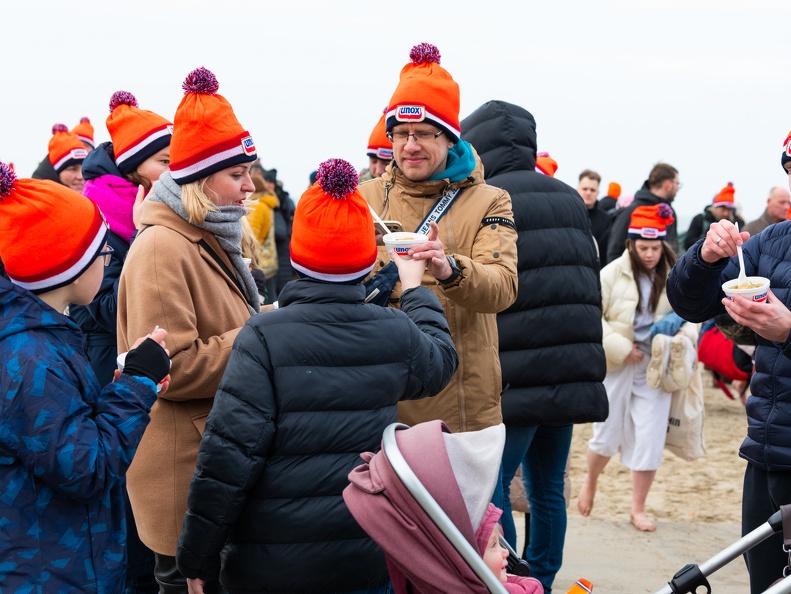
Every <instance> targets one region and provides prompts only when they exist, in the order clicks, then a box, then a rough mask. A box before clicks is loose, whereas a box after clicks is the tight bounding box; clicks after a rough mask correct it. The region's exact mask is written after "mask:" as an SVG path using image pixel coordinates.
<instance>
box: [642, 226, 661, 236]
mask: <svg viewBox="0 0 791 594" xmlns="http://www.w3.org/2000/svg"><path fill="white" fill-rule="evenodd" d="M640 236H641V237H644V238H645V239H656V238H657V237H659V230H657V229H654V228H653V227H643V228H642V229H641V230H640Z"/></svg>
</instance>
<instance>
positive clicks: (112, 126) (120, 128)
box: [106, 91, 173, 174]
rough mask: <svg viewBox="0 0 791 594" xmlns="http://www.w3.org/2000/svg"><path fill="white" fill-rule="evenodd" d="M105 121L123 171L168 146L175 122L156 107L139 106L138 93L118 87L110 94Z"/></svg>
mask: <svg viewBox="0 0 791 594" xmlns="http://www.w3.org/2000/svg"><path fill="white" fill-rule="evenodd" d="M106 123H107V131H108V132H109V133H110V139H111V140H112V141H113V154H114V155H115V164H116V165H117V166H118V169H119V171H120V172H121V173H124V174H126V173H131V172H132V171H134V170H135V169H137V166H138V165H140V164H141V163H142V162H143V161H145V160H146V159H148V158H149V157H150V156H152V155H155V154H157V153H158V152H159V151H161V150H162V149H163V148H166V147H167V146H168V145H169V144H170V139H171V134H172V133H173V124H171V123H170V122H169V121H167V120H166V119H165V118H163V117H162V116H161V115H158V114H155V113H154V112H153V111H148V110H145V109H140V108H139V107H138V104H137V99H135V96H134V95H132V93H129V92H127V91H116V92H115V93H113V96H112V97H110V115H109V116H107V122H106Z"/></svg>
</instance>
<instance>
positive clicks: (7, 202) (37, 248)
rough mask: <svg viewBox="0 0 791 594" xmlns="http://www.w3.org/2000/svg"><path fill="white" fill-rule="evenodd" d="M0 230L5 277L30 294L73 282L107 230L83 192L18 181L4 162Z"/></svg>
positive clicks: (91, 259)
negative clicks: (1, 230)
mask: <svg viewBox="0 0 791 594" xmlns="http://www.w3.org/2000/svg"><path fill="white" fill-rule="evenodd" d="M75 138H76V136H75ZM78 142H79V141H78ZM83 150H85V149H83ZM0 229H3V232H2V233H0V259H2V261H3V264H4V265H5V271H6V274H7V275H8V278H10V279H11V282H13V283H14V284H16V285H19V286H20V287H23V288H25V289H28V290H29V291H32V292H33V293H44V292H47V291H52V290H54V289H57V288H58V287H63V286H65V285H68V284H70V283H71V282H73V281H74V280H75V279H76V278H78V277H79V276H80V275H81V274H82V273H83V272H85V271H86V270H87V269H88V267H89V266H90V265H91V264H93V262H94V260H96V258H97V256H98V255H99V252H100V251H101V250H102V247H104V243H105V241H106V239H107V231H108V227H107V223H106V222H105V220H104V217H103V216H102V213H101V212H100V211H99V207H98V206H96V204H94V203H93V202H91V201H90V200H88V199H87V198H86V197H85V196H83V195H82V194H79V193H77V192H75V191H74V190H71V189H69V188H67V187H66V186H64V185H61V184H58V183H56V182H53V181H44V180H37V179H19V178H17V176H16V175H15V174H14V172H13V170H12V169H11V168H10V167H9V166H8V165H6V164H5V163H0Z"/></svg>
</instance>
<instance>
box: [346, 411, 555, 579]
mask: <svg viewBox="0 0 791 594" xmlns="http://www.w3.org/2000/svg"><path fill="white" fill-rule="evenodd" d="M504 442H505V427H504V426H503V425H497V426H494V427H489V428H488V429H484V430H482V431H471V432H466V433H456V434H452V433H450V430H449V429H448V427H447V426H446V425H445V424H444V423H443V422H442V421H430V422H427V423H420V424H418V425H415V426H414V427H411V428H409V427H407V426H406V425H400V424H398V423H394V424H392V425H390V426H388V428H387V429H386V430H385V433H384V436H383V438H382V450H381V451H380V452H379V453H377V454H372V453H370V452H367V453H365V454H363V455H362V458H363V460H364V461H365V463H364V464H362V465H361V466H358V467H357V468H355V469H354V470H353V471H352V472H351V473H350V474H349V480H350V482H351V484H350V485H349V486H348V487H347V488H346V489H345V490H344V492H343V498H344V500H345V501H346V505H347V506H348V507H349V510H350V511H351V513H352V515H353V516H354V517H355V519H356V520H357V522H358V523H359V524H360V526H362V528H363V529H364V530H365V531H366V532H367V533H368V534H369V535H370V536H371V538H373V539H374V540H375V541H376V542H377V544H379V546H381V547H382V549H383V550H384V552H385V556H386V559H387V565H388V569H389V572H390V578H391V580H392V583H393V589H394V592H395V593H396V594H407V593H411V594H429V593H437V592H447V593H456V592H469V593H471V594H477V593H480V594H485V593H491V592H498V593H503V592H512V593H519V594H543V588H542V586H541V584H540V582H539V581H538V580H536V579H535V578H531V577H521V576H516V575H511V574H508V573H507V572H506V567H507V564H508V556H509V553H508V551H507V550H506V549H503V548H502V546H501V544H500V542H501V541H500V538H499V536H500V527H499V525H498V522H499V519H500V516H501V515H502V511H501V510H500V509H498V508H497V507H495V506H494V505H492V504H491V503H490V501H491V498H492V494H493V492H494V487H495V484H496V481H497V479H498V473H499V467H500V459H501V457H502V450H503V444H504Z"/></svg>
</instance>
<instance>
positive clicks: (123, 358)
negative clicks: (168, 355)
mask: <svg viewBox="0 0 791 594" xmlns="http://www.w3.org/2000/svg"><path fill="white" fill-rule="evenodd" d="M128 352H129V351H126V353H128ZM126 353H121V354H120V355H118V357H117V358H116V360H115V363H116V365H118V371H120V372H123V371H124V363H126ZM170 366H171V367H173V361H170ZM163 381H164V380H163ZM161 390H162V384H161V383H160V384H157V394H159V392H160V391H161Z"/></svg>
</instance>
